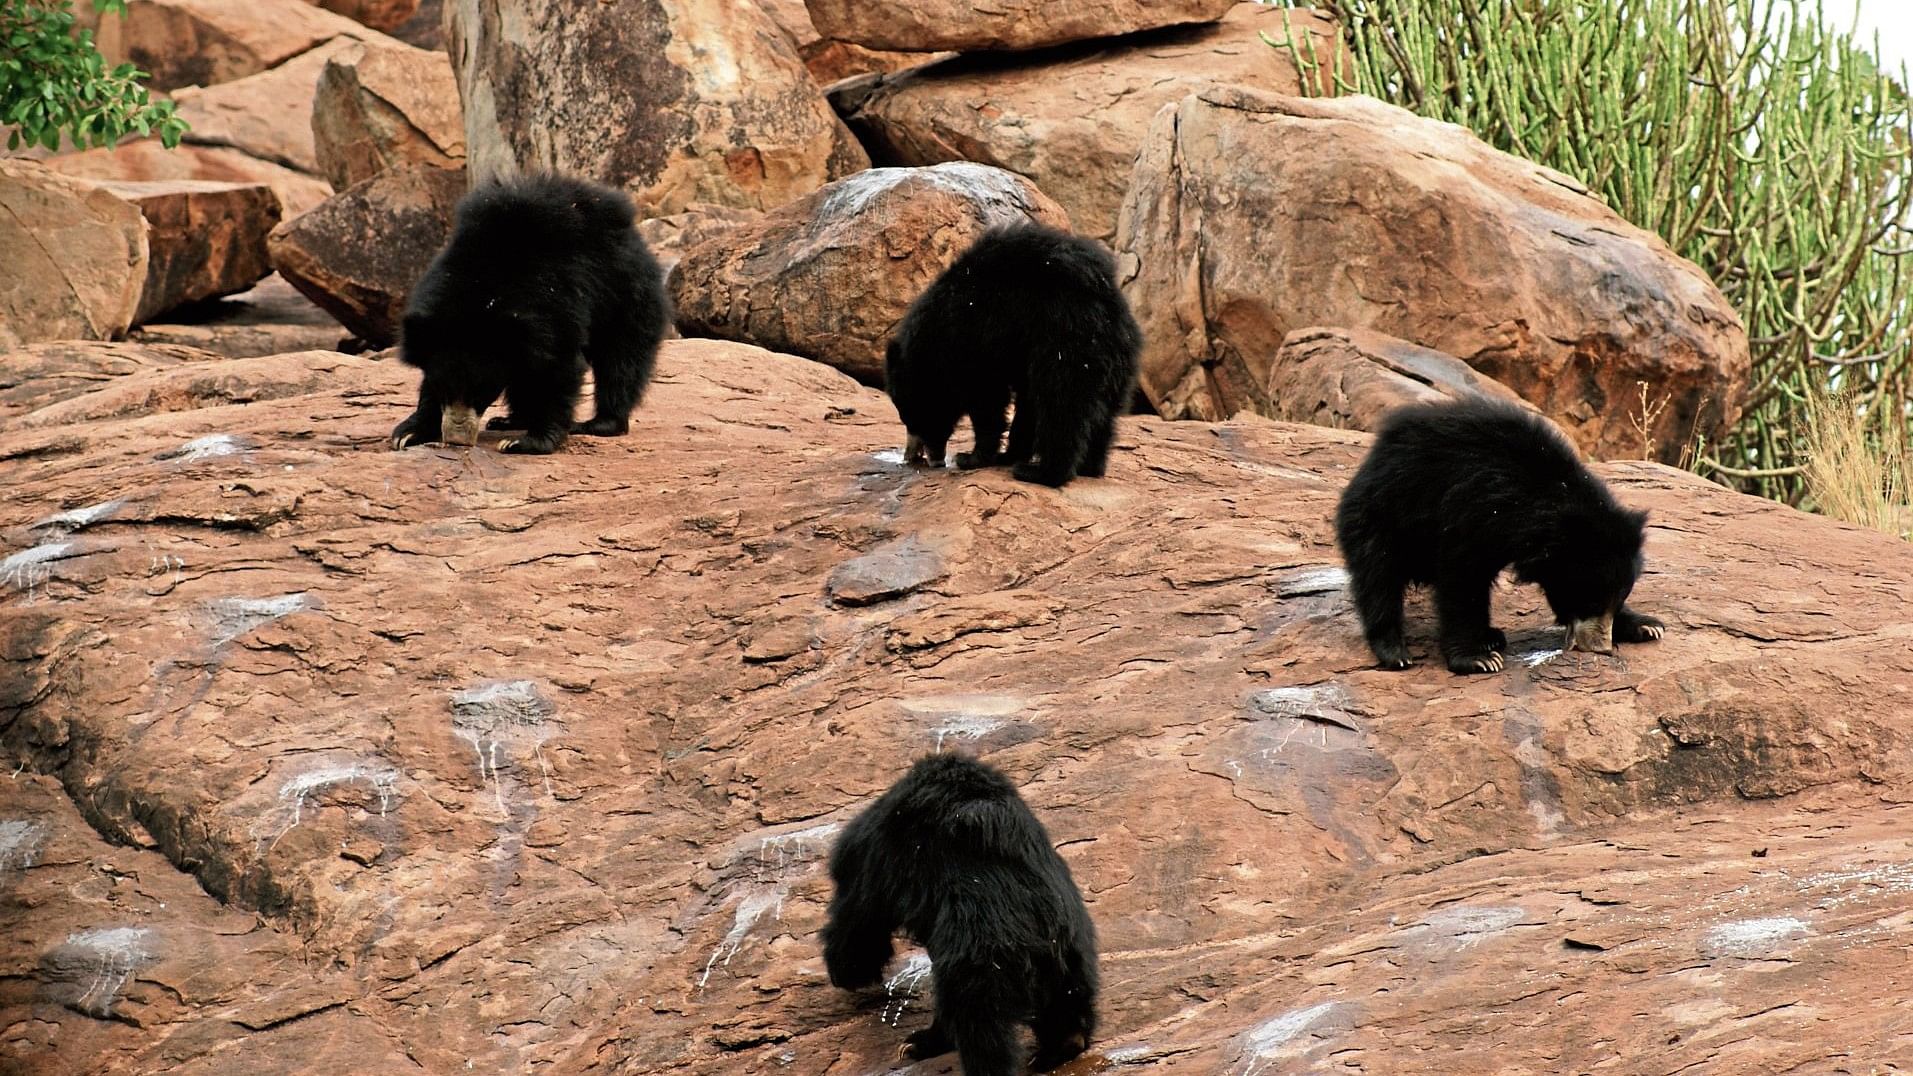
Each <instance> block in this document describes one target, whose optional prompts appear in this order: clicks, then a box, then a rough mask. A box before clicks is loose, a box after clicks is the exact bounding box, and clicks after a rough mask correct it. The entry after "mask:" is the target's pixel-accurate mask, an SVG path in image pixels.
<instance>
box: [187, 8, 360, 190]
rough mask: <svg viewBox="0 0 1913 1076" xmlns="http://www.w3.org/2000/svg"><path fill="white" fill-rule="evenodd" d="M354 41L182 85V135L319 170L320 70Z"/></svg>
mask: <svg viewBox="0 0 1913 1076" xmlns="http://www.w3.org/2000/svg"><path fill="white" fill-rule="evenodd" d="M357 45H358V42H357V41H355V40H354V39H352V38H349V37H340V38H334V39H333V40H332V41H329V42H327V43H325V44H323V45H319V46H316V47H315V48H313V49H311V50H310V51H307V52H305V53H302V54H300V55H299V56H297V57H295V58H294V59H291V60H288V61H286V62H285V63H283V64H280V65H279V66H278V67H275V68H273V69H272V70H270V71H262V72H260V73H259V74H256V75H250V76H247V77H246V78H242V79H237V80H235V81H232V82H223V83H220V84H218V85H216V86H205V87H200V86H189V87H187V88H185V89H183V90H180V91H179V92H177V93H175V94H174V95H173V99H174V100H175V101H177V102H178V103H179V114H180V117H181V118H183V119H184V120H186V122H187V123H190V124H191V125H192V127H191V129H190V130H189V131H187V132H186V141H187V142H189V143H191V144H193V145H200V146H219V147H224V148H227V149H236V150H239V151H240V152H242V153H245V154H246V155H247V156H249V157H254V158H256V159H258V160H262V161H270V162H271V163H273V164H277V165H282V166H284V167H286V168H291V169H293V170H295V171H298V172H303V173H305V174H307V175H319V174H321V172H320V168H319V154H318V151H317V149H316V148H314V146H313V137H312V112H313V96H314V94H315V92H316V89H317V87H318V84H319V73H320V72H321V71H323V70H325V66H326V61H327V60H329V59H331V58H332V57H334V56H337V55H338V54H339V53H340V52H341V51H343V50H345V49H347V48H353V47H356V46H357ZM395 47H396V46H395Z"/></svg>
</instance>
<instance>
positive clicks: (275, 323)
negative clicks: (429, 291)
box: [129, 273, 347, 359]
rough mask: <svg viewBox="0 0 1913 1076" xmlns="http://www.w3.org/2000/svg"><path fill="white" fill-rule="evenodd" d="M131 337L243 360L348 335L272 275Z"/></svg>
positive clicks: (321, 347)
mask: <svg viewBox="0 0 1913 1076" xmlns="http://www.w3.org/2000/svg"><path fill="white" fill-rule="evenodd" d="M188 319H190V320H188ZM129 335H130V337H131V338H132V339H133V340H136V341H138V342H140V343H147V344H180V345H184V346H186V347H193V348H198V349H200V350H202V351H209V352H212V353H214V354H217V355H223V356H225V357H226V358H229V359H245V358H251V357H253V356H255V355H283V354H286V353H287V352H292V351H330V350H333V349H335V348H337V347H338V346H339V344H340V343H341V341H343V340H344V339H345V338H346V335H347V334H346V331H345V329H343V328H342V327H340V325H339V323H338V321H336V320H335V319H334V318H333V317H332V315H330V314H328V313H326V312H325V311H323V310H321V309H319V307H318V306H317V305H316V304H314V303H313V301H312V300H310V299H308V298H306V297H305V296H303V295H301V294H299V292H298V290H297V289H295V288H294V287H293V286H292V285H291V284H288V283H286V279H285V278H284V277H282V276H280V275H279V274H277V273H273V274H272V275H270V276H268V277H266V278H265V279H264V280H261V281H260V282H259V284H258V285H257V286H256V287H253V288H251V289H250V290H247V291H244V292H241V293H239V294H238V295H232V296H228V297H227V298H224V299H220V300H217V301H214V302H208V303H200V304H197V305H195V306H194V307H192V308H191V309H190V310H182V311H175V312H174V313H173V314H172V315H170V316H169V319H168V320H166V321H160V322H154V323H152V324H148V325H141V326H139V327H138V328H136V329H134V330H133V331H132V333H131V334H129Z"/></svg>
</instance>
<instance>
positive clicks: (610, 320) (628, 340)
mask: <svg viewBox="0 0 1913 1076" xmlns="http://www.w3.org/2000/svg"><path fill="white" fill-rule="evenodd" d="M664 321H665V315H664V313H663V311H662V310H660V309H654V308H652V307H649V306H646V304H644V303H642V302H639V303H636V304H633V305H632V306H630V307H628V308H620V309H619V310H618V311H616V312H614V313H611V314H609V315H606V316H604V317H601V318H599V319H598V321H597V322H596V323H594V324H593V325H592V327H591V337H590V339H589V340H588V341H587V342H586V343H585V347H584V355H585V361H586V362H588V363H590V364H591V396H592V403H593V406H594V410H593V412H592V416H591V418H590V420H589V421H586V422H574V423H572V424H571V430H572V432H573V433H582V434H587V435H589V436H592V437H617V436H619V435H621V434H624V433H625V432H627V431H629V430H630V429H631V412H632V410H634V409H635V408H636V407H637V406H638V402H639V401H640V400H642V399H644V390H645V388H646V387H647V386H648V385H649V384H650V383H651V370H652V367H653V366H655V365H656V363H657V357H658V344H659V343H660V342H661V341H662V340H663V339H664Z"/></svg>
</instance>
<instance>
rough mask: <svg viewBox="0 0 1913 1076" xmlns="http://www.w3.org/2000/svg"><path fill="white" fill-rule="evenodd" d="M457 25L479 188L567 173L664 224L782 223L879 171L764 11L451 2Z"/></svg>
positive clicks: (725, 6) (657, 4) (456, 64)
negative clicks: (781, 214)
mask: <svg viewBox="0 0 1913 1076" xmlns="http://www.w3.org/2000/svg"><path fill="white" fill-rule="evenodd" d="M446 20H447V21H446V27H447V30H448V33H449V35H450V41H449V46H450V52H451V56H452V67H453V70H454V71H455V72H456V73H457V76H458V83H459V96H460V98H461V99H462V100H463V102H464V107H465V142H466V153H467V155H468V156H469V158H470V161H471V168H472V176H473V179H474V180H484V179H488V178H491V177H493V176H495V175H498V174H500V173H508V172H514V171H520V170H524V169H530V168H555V169H558V170H560V171H565V172H575V173H579V174H582V175H586V176H589V177H591V178H593V179H597V180H600V181H604V182H609V183H613V184H617V185H621V186H623V187H625V188H626V189H627V190H629V191H630V192H631V194H632V196H633V197H634V198H636V200H637V202H638V205H639V208H640V210H641V215H643V216H654V215H658V214H664V213H675V212H677V211H679V210H681V209H683V208H684V207H685V206H687V205H690V204H691V203H693V202H712V203H716V204H720V205H734V206H744V207H749V208H756V209H768V208H771V207H773V206H778V205H782V204H784V203H785V202H788V201H790V200H791V199H793V198H797V197H800V196H802V195H805V194H809V193H810V192H812V191H814V190H816V189H817V188H818V187H821V186H823V185H824V184H825V183H827V182H829V181H830V180H832V179H835V178H837V177H839V176H843V175H848V174H849V173H851V172H855V171H858V170H859V169H861V168H863V167H865V166H866V165H868V164H869V158H868V157H866V156H865V155H864V152H863V149H862V147H860V146H858V145H857V141H856V139H855V138H854V137H852V136H851V134H850V132H849V131H848V130H847V129H846V128H845V127H844V125H843V123H842V121H840V120H838V119H837V117H836V115H835V114H834V113H833V112H832V111H831V109H830V105H829V104H828V103H827V102H826V101H825V100H824V99H823V96H822V95H821V94H819V93H818V92H817V86H816V84H815V83H813V82H812V81H811V78H810V75H809V73H808V72H807V71H806V70H805V69H804V64H803V61H802V60H800V59H799V58H798V56H797V53H796V51H795V49H793V48H792V46H791V44H790V41H789V40H788V39H787V38H786V37H785V35H784V34H783V33H782V32H781V31H780V30H779V29H778V26H777V24H776V23H775V22H774V21H772V19H771V17H770V16H769V15H766V14H764V12H763V11H762V10H760V9H759V8H758V7H757V5H756V4H754V3H744V4H736V3H714V2H709V0H705V2H700V3H695V4H683V3H676V2H670V0H628V2H625V3H618V4H584V5H579V4H572V3H566V2H563V0H453V2H451V3H449V4H448V5H447V7H446Z"/></svg>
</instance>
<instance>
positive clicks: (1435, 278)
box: [1116, 85, 1749, 462]
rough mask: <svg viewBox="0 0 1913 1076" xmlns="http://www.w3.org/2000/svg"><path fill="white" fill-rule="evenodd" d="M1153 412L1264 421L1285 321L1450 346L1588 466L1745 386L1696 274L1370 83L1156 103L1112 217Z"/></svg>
mask: <svg viewBox="0 0 1913 1076" xmlns="http://www.w3.org/2000/svg"><path fill="white" fill-rule="evenodd" d="M1116 250H1117V257H1118V260H1119V261H1120V262H1121V263H1122V264H1123V266H1124V269H1123V273H1124V276H1125V278H1126V282H1125V284H1124V287H1123V291H1124V294H1125V295H1126V296H1128V298H1129V302H1130V305H1131V306H1132V307H1134V308H1135V310H1136V317H1137V320H1138V321H1140V322H1141V323H1142V326H1143V334H1144V338H1145V340H1146V343H1145V346H1144V350H1143V355H1142V386H1143V390H1144V391H1145V392H1146V393H1147V394H1148V396H1149V398H1150V400H1151V401H1152V402H1154V403H1155V404H1156V407H1157V411H1158V413H1160V414H1162V415H1164V416H1165V417H1197V418H1205V417H1206V418H1221V417H1226V416H1228V415H1232V414H1234V413H1235V412H1236V411H1238V410H1241V409H1245V408H1247V409H1253V410H1258V411H1263V412H1264V413H1267V404H1268V401H1267V398H1266V396H1265V395H1264V393H1265V391H1266V388H1267V386H1268V384H1269V364H1270V362H1271V360H1272V359H1273V358H1274V356H1275V354H1276V352H1277V351H1278V350H1279V349H1280V347H1281V345H1282V341H1283V339H1284V338H1286V337H1287V336H1288V334H1289V333H1290V332H1293V331H1294V330H1296V329H1303V328H1310V327H1314V326H1324V325H1327V326H1341V327H1344V328H1355V329H1373V330H1375V331H1378V332H1383V333H1387V334H1388V335H1390V336H1395V337H1398V338H1400V339H1402V340H1407V341H1411V342H1413V343H1416V344H1420V345H1422V346H1424V347H1431V348H1434V349H1436V350H1438V351H1442V352H1445V353H1447V354H1450V355H1453V356H1455V357H1456V358H1458V359H1460V360H1462V361H1463V362H1465V363H1467V364H1468V365H1470V366H1472V367H1474V368H1475V369H1476V370H1478V371H1480V372H1481V373H1483V374H1486V375H1487V376H1489V377H1491V378H1494V379H1495V380H1496V381H1499V382H1501V383H1502V384H1504V385H1506V386H1508V387H1509V388H1511V389H1513V390H1514V391H1515V392H1517V393H1519V394H1520V395H1521V396H1522V398H1523V399H1526V400H1528V401H1530V402H1531V403H1533V404H1535V406H1537V407H1538V408H1540V409H1541V411H1542V412H1543V413H1545V414H1547V415H1548V416H1549V417H1550V418H1553V419H1555V420H1556V421H1557V422H1559V423H1560V424H1561V425H1562V427H1563V428H1564V429H1566V430H1567V432H1568V435H1569V436H1570V437H1572V438H1573V439H1574V440H1575V441H1576V442H1577V443H1578V444H1579V445H1580V446H1581V448H1582V449H1583V450H1584V451H1586V452H1588V453H1590V454H1591V455H1595V456H1597V457H1601V458H1630V459H1638V458H1643V457H1648V458H1655V459H1660V460H1662V461H1664V462H1673V461H1675V460H1677V459H1678V458H1679V457H1680V455H1681V454H1682V452H1683V451H1684V450H1685V449H1686V447H1687V446H1688V445H1689V444H1691V443H1692V441H1693V439H1694V438H1695V437H1696V436H1700V437H1704V438H1706V439H1708V440H1709V441H1713V440H1717V439H1718V438H1719V437H1720V435H1721V434H1722V432H1723V431H1725V430H1727V429H1728V428H1730V427H1731V426H1732V425H1733V423H1734V422H1735V421H1736V420H1737V419H1738V418H1739V416H1740V411H1741V407H1742V403H1743V400H1744V398H1745V395H1746V392H1747V389H1748V376H1749V373H1748V371H1749V359H1748V351H1747V334H1746V332H1745V331H1744V330H1743V329H1742V327H1741V324H1740V321H1739V318H1738V316H1737V315H1736V314H1735V313H1734V310H1733V307H1732V306H1731V305H1729V304H1728V302H1727V300H1726V298H1725V297H1724V296H1722V295H1721V293H1720V291H1719V289H1717V288H1715V287H1714V285H1713V283H1712V282H1711V281H1709V280H1708V279H1707V276H1706V274H1704V273H1702V272H1701V271H1700V269H1699V268H1697V267H1696V266H1694V265H1693V264H1692V263H1691V262H1688V261H1686V260H1685V259H1683V258H1681V257H1679V256H1678V255H1676V254H1675V253H1674V252H1673V251H1672V250H1671V249H1669V248H1668V246H1667V244H1666V243H1663V242H1662V241H1661V240H1660V239H1659V238H1658V237H1657V236H1655V235H1653V234H1651V233H1649V232H1646V231H1643V230H1642V229H1639V228H1636V227H1634V226H1633V225H1631V224H1629V223H1627V222H1626V221H1624V220H1622V219H1621V217H1620V216H1619V215H1617V214H1616V213H1614V211H1612V210H1611V209H1609V208H1608V207H1607V206H1606V205H1604V204H1603V203H1602V202H1601V201H1600V200H1599V199H1597V198H1595V197H1594V196H1592V195H1591V194H1589V193H1588V192H1587V190H1586V188H1584V187H1582V186H1581V185H1580V184H1578V183H1576V182H1575V181H1574V180H1572V179H1570V178H1569V177H1567V176H1565V175H1562V174H1561V173H1559V172H1555V171H1553V170H1552V169H1548V168H1544V167H1542V166H1540V165H1537V164H1534V163H1532V162H1529V161H1525V160H1521V159H1520V158H1517V157H1512V156H1509V155H1508V154H1505V153H1500V152H1498V151H1496V150H1494V149H1492V148H1491V147H1489V146H1488V145H1487V144H1486V143H1484V142H1482V141H1481V140H1480V139H1478V138H1476V137H1475V136H1474V135H1473V134H1470V133H1469V132H1468V131H1466V130H1465V129H1463V128H1461V127H1458V126H1455V125H1454V124H1448V123H1440V122H1437V121H1434V120H1430V119H1426V118H1423V117H1420V116H1416V115H1414V114H1413V113H1410V112H1408V111H1406V110H1404V109H1400V108H1396V107H1394V106H1392V105H1389V104H1385V103H1383V102H1381V101H1377V100H1375V99H1373V98H1368V97H1340V98H1299V97H1283V96H1279V95H1276V94H1270V93H1263V92H1260V91H1256V90H1251V89H1244V88H1241V87H1231V86H1221V85H1218V86H1215V87H1212V88H1209V89H1205V90H1202V91H1200V92H1198V93H1193V94H1190V95H1189V96H1187V97H1184V98H1183V99H1182V100H1181V101H1180V102H1178V103H1177V104H1176V106H1175V107H1174V108H1171V109H1165V110H1163V111H1162V112H1160V113H1158V114H1157V116H1156V118H1155V121H1154V122H1153V124H1152V125H1151V129H1150V133H1149V135H1148V137H1147V138H1146V139H1145V140H1144V142H1143V149H1142V152H1141V154H1140V155H1139V157H1138V159H1137V162H1136V171H1135V175H1134V181H1133V183H1132V186H1131V188H1130V191H1129V193H1128V195H1127V196H1126V198H1125V201H1124V204H1123V210H1122V215H1121V219H1120V221H1119V223H1118V228H1117V238H1116Z"/></svg>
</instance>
